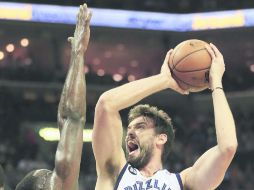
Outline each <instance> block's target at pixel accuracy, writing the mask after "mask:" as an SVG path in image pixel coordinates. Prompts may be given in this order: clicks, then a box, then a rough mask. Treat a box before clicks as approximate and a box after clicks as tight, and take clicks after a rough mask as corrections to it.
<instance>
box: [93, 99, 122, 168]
mask: <svg viewBox="0 0 254 190" xmlns="http://www.w3.org/2000/svg"><path fill="white" fill-rule="evenodd" d="M122 136H123V129H122V122H121V118H120V114H119V113H118V111H114V110H112V109H108V108H107V107H106V106H105V105H102V104H100V103H98V104H97V105H96V109H95V118H94V128H93V140H92V143H93V151H94V155H95V159H96V164H97V170H99V171H97V172H100V171H101V170H103V171H105V170H112V169H116V168H117V169H120V168H121V166H122V165H123V164H125V158H124V152H123V149H122ZM106 172H107V171H106Z"/></svg>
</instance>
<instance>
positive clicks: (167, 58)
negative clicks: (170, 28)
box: [164, 49, 173, 63]
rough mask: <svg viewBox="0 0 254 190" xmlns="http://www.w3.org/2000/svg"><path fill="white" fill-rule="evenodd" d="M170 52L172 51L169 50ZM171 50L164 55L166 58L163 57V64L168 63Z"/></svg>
mask: <svg viewBox="0 0 254 190" xmlns="http://www.w3.org/2000/svg"><path fill="white" fill-rule="evenodd" d="M171 50H172V49H171ZM171 50H169V51H168V52H167V55H166V57H165V60H164V63H166V62H167V63H168V61H169V57H170V55H171V54H172V51H173V50H172V51H171Z"/></svg>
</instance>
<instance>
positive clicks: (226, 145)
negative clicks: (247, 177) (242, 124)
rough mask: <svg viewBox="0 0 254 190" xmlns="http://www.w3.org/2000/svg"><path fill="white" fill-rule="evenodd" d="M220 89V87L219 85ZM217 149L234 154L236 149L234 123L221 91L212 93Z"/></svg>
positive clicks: (217, 90) (216, 90)
mask: <svg viewBox="0 0 254 190" xmlns="http://www.w3.org/2000/svg"><path fill="white" fill-rule="evenodd" d="M218 86H220V87H222V85H221V84H220V83H219V85H218ZM212 97H213V104H214V115H215V126H216V134H217V141H218V147H219V148H220V150H221V151H223V152H225V151H226V152H231V153H233V154H234V152H235V151H236V148H237V138H236V129H235V122H234V118H233V115H232V112H231V110H230V107H229V105H228V102H227V99H226V96H225V93H224V91H223V90H222V89H216V88H215V89H214V91H213V92H212Z"/></svg>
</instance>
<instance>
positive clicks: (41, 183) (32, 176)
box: [15, 169, 52, 190]
mask: <svg viewBox="0 0 254 190" xmlns="http://www.w3.org/2000/svg"><path fill="white" fill-rule="evenodd" d="M51 174H52V171H50V170H46V169H41V170H34V171H31V172H30V173H28V174H27V175H26V176H25V177H24V178H23V179H22V180H21V181H20V182H19V183H18V185H17V186H16V188H15V190H45V189H46V188H47V186H48V183H49V182H50V180H49V179H50V176H51Z"/></svg>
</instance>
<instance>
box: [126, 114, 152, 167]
mask: <svg viewBox="0 0 254 190" xmlns="http://www.w3.org/2000/svg"><path fill="white" fill-rule="evenodd" d="M154 138H155V132H154V126H153V122H152V121H151V120H150V119H148V118H144V117H138V118H136V119H135V120H133V121H132V122H131V123H130V125H129V126H128V132H127V136H126V150H127V161H128V162H129V163H130V164H131V165H132V166H133V167H135V168H137V169H140V168H143V167H144V166H146V165H147V164H148V163H149V161H150V160H151V157H152V156H153V152H154Z"/></svg>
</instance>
